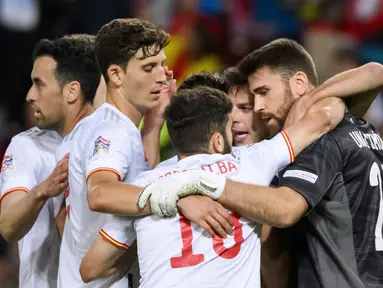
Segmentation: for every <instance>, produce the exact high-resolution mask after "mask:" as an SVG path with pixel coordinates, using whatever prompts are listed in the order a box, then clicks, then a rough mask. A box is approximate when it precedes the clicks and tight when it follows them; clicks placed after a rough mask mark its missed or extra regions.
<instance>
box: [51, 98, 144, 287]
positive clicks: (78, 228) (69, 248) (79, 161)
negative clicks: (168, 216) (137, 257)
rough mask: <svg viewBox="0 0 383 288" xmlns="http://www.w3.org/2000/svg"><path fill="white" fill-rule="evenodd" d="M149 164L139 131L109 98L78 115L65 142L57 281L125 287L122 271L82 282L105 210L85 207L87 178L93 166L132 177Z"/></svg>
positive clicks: (129, 179)
mask: <svg viewBox="0 0 383 288" xmlns="http://www.w3.org/2000/svg"><path fill="white" fill-rule="evenodd" d="M147 169H149V164H148V162H147V161H145V154H144V149H143V144H142V141H141V133H140V131H139V130H138V129H137V127H136V126H135V125H134V124H133V123H132V122H131V121H130V119H129V118H128V117H126V116H125V115H124V114H123V113H121V112H120V111H119V110H118V109H116V108H115V107H113V106H112V105H109V104H103V105H102V106H101V107H100V108H98V109H97V110H96V111H95V112H93V114H92V115H90V116H88V117H87V118H85V119H84V120H83V121H82V124H81V127H79V129H78V131H77V133H76V135H75V136H74V138H73V140H72V145H71V147H70V160H69V178H68V179H69V191H68V193H67V198H66V206H67V219H66V223H65V228H64V235H63V241H62V244H61V251H60V267H59V281H58V282H59V287H65V288H66V287H71V288H76V287H128V282H129V281H128V278H129V277H128V275H126V277H123V278H121V277H119V278H118V277H117V276H113V277H110V278H106V279H100V280H96V281H93V282H91V283H89V284H85V283H83V281H82V279H81V276H80V273H79V268H80V264H81V261H82V259H83V257H84V256H85V254H86V252H87V251H88V250H89V248H90V246H91V245H92V243H93V241H94V239H95V238H96V236H97V233H98V231H99V230H100V229H101V228H102V227H103V225H104V224H105V222H107V220H109V219H110V215H108V214H104V213H98V212H93V211H91V210H90V209H89V206H88V200H87V192H86V179H87V178H88V177H89V176H90V175H91V174H92V173H94V172H96V171H111V172H114V173H116V174H117V175H118V176H119V177H120V179H121V181H123V182H126V183H132V182H133V181H134V179H135V178H136V176H137V175H138V174H139V173H141V172H143V171H146V170H147Z"/></svg>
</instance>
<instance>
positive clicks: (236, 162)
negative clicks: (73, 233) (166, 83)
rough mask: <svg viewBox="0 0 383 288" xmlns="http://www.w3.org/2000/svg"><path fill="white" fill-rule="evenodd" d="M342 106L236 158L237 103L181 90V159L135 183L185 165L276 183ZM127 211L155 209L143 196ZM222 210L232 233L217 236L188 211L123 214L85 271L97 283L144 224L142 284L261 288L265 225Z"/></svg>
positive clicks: (176, 138)
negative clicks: (143, 206)
mask: <svg viewBox="0 0 383 288" xmlns="http://www.w3.org/2000/svg"><path fill="white" fill-rule="evenodd" d="M338 105H339V107H338V108H339V109H337V112H336V113H335V114H336V116H335V118H336V119H337V120H335V119H334V120H335V121H334V120H331V121H330V122H331V125H329V123H328V122H327V120H328V115H327V114H326V113H322V112H321V111H320V112H318V113H314V114H312V115H311V114H308V115H307V116H306V117H305V118H304V119H302V121H300V123H297V125H296V126H292V127H290V128H288V129H287V130H286V131H284V132H282V133H280V134H278V135H277V136H276V137H274V138H273V139H272V140H270V141H265V142H262V143H260V144H255V145H253V146H247V147H242V149H240V148H238V149H237V150H236V153H235V156H233V155H231V154H228V153H230V151H231V141H230V140H229V139H232V132H231V127H232V119H231V110H232V104H231V102H230V100H229V99H228V98H227V95H226V94H225V93H223V92H222V91H219V90H216V89H211V88H207V87H203V86H202V87H200V88H196V89H191V90H189V89H183V90H178V91H177V93H176V95H175V97H173V98H172V100H171V104H170V105H169V106H168V108H167V110H166V123H167V125H168V129H169V135H170V137H171V141H172V143H173V146H174V147H175V148H176V149H177V151H178V157H179V159H180V161H179V162H178V163H177V164H175V165H170V166H164V167H161V168H156V169H154V170H152V171H149V172H145V173H143V174H141V175H140V176H138V178H137V180H136V181H135V182H134V184H136V185H138V186H144V185H146V183H148V182H149V181H154V180H156V179H158V178H160V177H164V178H166V177H167V176H168V175H173V174H175V175H177V177H182V174H183V171H186V170H190V169H204V170H209V171H214V172H215V173H219V174H223V175H225V177H229V178H232V179H237V180H242V181H245V182H250V183H259V184H261V183H262V184H264V185H268V184H269V183H270V181H271V179H272V178H273V177H274V175H275V173H276V172H277V171H278V170H279V169H281V168H282V167H284V166H285V165H287V164H288V163H290V162H291V161H293V159H294V155H293V154H292V149H294V151H295V152H296V153H299V152H300V151H301V150H302V149H303V148H304V147H305V146H306V145H307V144H308V143H310V142H312V141H314V139H316V138H317V137H318V136H319V135H322V133H325V132H326V131H328V129H330V128H331V127H334V125H336V124H337V123H338V121H340V119H341V118H342V117H343V111H344V110H343V109H344V108H343V107H344V106H342V105H343V103H341V102H340V101H339V102H338ZM323 125H325V126H326V127H323ZM287 135H289V136H287ZM289 138H290V139H291V142H290V140H289ZM250 171H251V173H249V172H250ZM163 188H164V189H166V187H163ZM133 198H134V197H133ZM135 199H136V198H135ZM199 208H200V209H201V207H199ZM127 209H131V212H132V213H131V214H135V213H145V212H150V211H149V210H147V211H145V212H143V211H141V212H140V211H137V207H136V203H135V201H132V202H131V205H128V207H127ZM216 213H217V214H218V215H216V217H218V218H219V217H223V218H227V217H229V218H232V219H231V221H232V222H233V223H234V230H233V236H232V237H228V238H227V239H225V240H223V239H222V238H219V237H214V238H213V239H212V238H211V237H209V236H208V235H206V234H205V233H204V231H203V230H202V229H201V228H199V227H197V226H195V225H191V223H190V221H188V220H186V219H185V218H184V217H183V216H180V215H177V216H176V217H173V218H169V219H160V218H158V217H157V216H148V217H145V218H140V219H137V220H134V221H130V220H129V219H131V218H127V219H126V218H125V219H124V218H122V217H121V216H115V217H114V219H113V220H112V221H111V222H108V223H107V224H106V226H105V227H104V229H103V230H101V232H100V234H101V236H102V237H104V239H105V240H104V239H102V238H101V237H98V238H97V239H96V241H95V243H94V244H93V246H92V248H91V249H90V250H89V252H88V254H87V255H86V256H85V257H84V260H83V263H82V265H81V269H80V271H81V273H82V276H83V278H84V280H86V281H90V280H93V279H94V278H95V277H97V276H98V274H99V273H102V271H109V269H111V268H113V264H114V263H115V261H117V259H118V257H119V256H121V255H122V254H124V252H125V249H126V248H128V247H129V246H130V245H131V243H132V242H133V241H134V240H135V235H134V234H135V233H134V231H135V230H136V231H137V241H138V243H137V244H138V249H139V250H138V255H139V262H140V271H141V277H142V278H141V281H140V287H192V286H195V285H201V286H202V287H207V286H209V287H211V286H214V287H233V286H235V285H236V286H239V287H259V285H260V284H259V282H260V277H259V265H260V259H259V255H260V238H259V231H260V230H259V226H257V225H256V224H255V223H253V222H251V221H248V220H246V219H244V218H242V217H241V216H240V215H238V214H236V213H232V214H228V213H227V212H226V210H225V209H224V208H223V207H222V206H220V205H219V206H217V210H216ZM185 216H186V215H185ZM210 221H212V222H214V221H215V220H214V219H211V220H210ZM133 222H134V223H133ZM133 225H134V228H133V227H132V226H133ZM254 231H256V232H258V234H257V233H254ZM154 238H155V239H156V240H155V241H154V240H153V239H154ZM114 245H115V246H114ZM257 272H258V273H257ZM165 275H166V276H165ZM164 276H165V277H164Z"/></svg>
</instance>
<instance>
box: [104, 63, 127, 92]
mask: <svg viewBox="0 0 383 288" xmlns="http://www.w3.org/2000/svg"><path fill="white" fill-rule="evenodd" d="M107 73H108V77H109V85H113V86H115V87H116V88H118V87H121V86H122V79H123V77H124V75H125V73H124V71H123V69H122V68H121V67H120V66H118V65H116V64H112V65H110V66H109V67H108V70H107Z"/></svg>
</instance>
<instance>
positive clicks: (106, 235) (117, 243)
mask: <svg viewBox="0 0 383 288" xmlns="http://www.w3.org/2000/svg"><path fill="white" fill-rule="evenodd" d="M99 233H100V235H101V236H102V238H104V239H105V240H106V241H108V242H109V243H111V244H112V245H114V246H116V247H118V248H123V249H129V246H128V245H127V244H125V243H121V242H119V241H117V240H116V239H114V238H113V237H111V236H110V235H109V234H107V233H106V232H105V231H104V230H102V229H101V230H100V232H99Z"/></svg>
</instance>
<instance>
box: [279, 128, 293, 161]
mask: <svg viewBox="0 0 383 288" xmlns="http://www.w3.org/2000/svg"><path fill="white" fill-rule="evenodd" d="M281 135H282V137H283V139H284V140H285V142H286V145H287V149H288V150H289V154H290V163H293V162H294V161H295V153H294V149H293V145H292V144H291V141H290V138H289V136H288V135H287V133H286V132H285V131H281Z"/></svg>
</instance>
